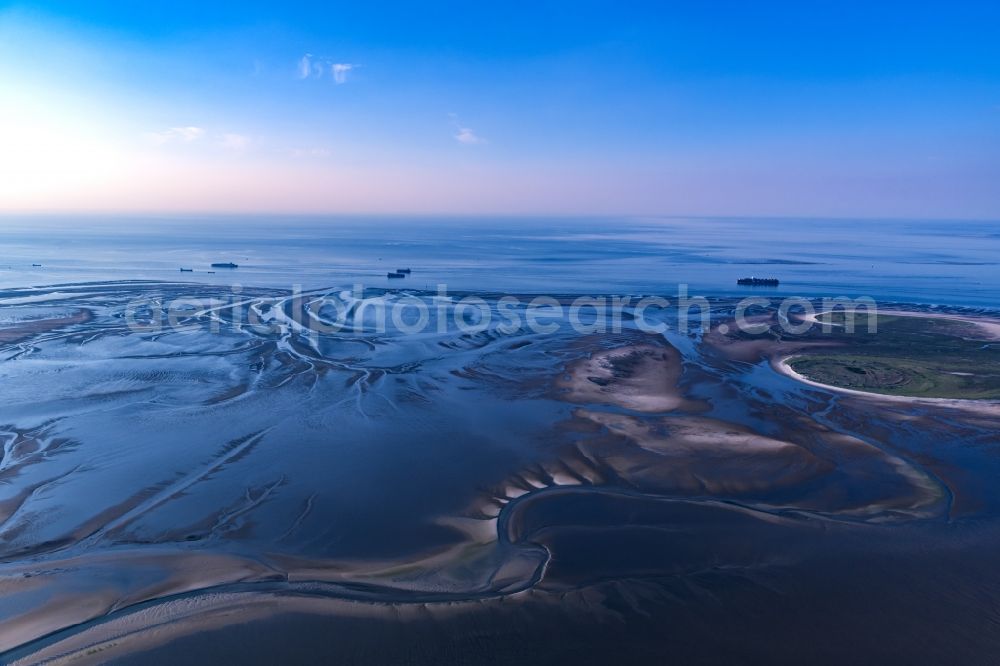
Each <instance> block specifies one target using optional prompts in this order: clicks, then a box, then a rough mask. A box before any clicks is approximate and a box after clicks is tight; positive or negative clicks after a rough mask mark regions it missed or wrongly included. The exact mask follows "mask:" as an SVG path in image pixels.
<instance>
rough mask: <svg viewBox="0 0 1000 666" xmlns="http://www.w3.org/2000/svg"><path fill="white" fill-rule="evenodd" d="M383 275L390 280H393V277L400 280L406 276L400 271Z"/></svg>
mask: <svg viewBox="0 0 1000 666" xmlns="http://www.w3.org/2000/svg"><path fill="white" fill-rule="evenodd" d="M385 276H386V277H387V278H389V279H390V280H393V279H396V280H402V279H403V278H405V277H406V274H405V273H400V272H399V271H397V272H395V273H386V274H385Z"/></svg>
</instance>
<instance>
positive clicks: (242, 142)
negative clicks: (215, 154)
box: [219, 134, 250, 150]
mask: <svg viewBox="0 0 1000 666" xmlns="http://www.w3.org/2000/svg"><path fill="white" fill-rule="evenodd" d="M219 145H220V146H222V147H223V148H228V149H229V150H243V149H245V148H246V147H247V146H249V145H250V137H248V136H244V135H242V134H223V135H222V136H221V137H219Z"/></svg>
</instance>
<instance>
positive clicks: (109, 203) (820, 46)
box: [0, 1, 1000, 218]
mask: <svg viewBox="0 0 1000 666" xmlns="http://www.w3.org/2000/svg"><path fill="white" fill-rule="evenodd" d="M873 4H875V5H877V6H874V7H873V6H872V5H873ZM998 25H1000V5H998V4H997V3H995V2H947V3H945V2H926V3H924V2H921V3H912V2H906V3H904V2H899V3H896V2H885V3H861V2H837V3H833V2H830V3H827V2H816V3H813V2H754V3H747V2H716V3H694V2H690V3H636V4H635V5H633V6H632V7H631V8H628V7H627V6H626V5H624V4H622V3H610V2H609V3H600V2H572V3H570V2H566V3H544V4H543V3H537V2H535V3H523V4H521V3H502V4H500V3H497V4H496V5H492V6H489V7H488V6H487V5H485V4H481V3H409V2H406V3H404V2H399V3H395V2H390V3H355V4H350V5H348V4H339V3H317V4H316V5H314V6H305V5H300V4H296V3H269V4H268V5H265V4H261V5H259V6H257V5H255V4H254V3H243V2H241V3H232V4H225V3H218V4H214V5H208V4H206V3H194V2H183V1H182V2H172V3H164V4H155V3H131V4H125V3H112V2H101V1H96V2H85V3H84V2H80V3H73V2H68V3H67V2H62V3H15V4H13V5H11V6H8V7H7V8H4V9H0V212H29V211H38V212H92V211H122V212H132V211H135V212H203V211H204V212H250V211H252V212H301V213H397V212H398V213H421V214H423V213H473V212H477V213H490V214H520V213H532V214H537V213H543V214H559V215H576V214H678V215H816V216H872V217H882V216H884V217H906V216H911V217H921V218H928V217H943V218H1000V187H998V185H997V183H1000V40H998V39H996V30H997V28H996V26H998Z"/></svg>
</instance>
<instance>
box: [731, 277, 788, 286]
mask: <svg viewBox="0 0 1000 666" xmlns="http://www.w3.org/2000/svg"><path fill="white" fill-rule="evenodd" d="M736 284H738V285H740V286H742V287H777V286H778V284H779V283H778V278H759V277H748V278H740V279H739V280H737V281H736Z"/></svg>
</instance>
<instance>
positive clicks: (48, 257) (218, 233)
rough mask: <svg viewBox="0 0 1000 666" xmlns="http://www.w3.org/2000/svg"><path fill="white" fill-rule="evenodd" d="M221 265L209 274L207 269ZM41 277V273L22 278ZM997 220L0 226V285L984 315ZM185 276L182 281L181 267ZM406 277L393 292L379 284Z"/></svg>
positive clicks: (999, 257)
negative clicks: (336, 290) (581, 296)
mask: <svg viewBox="0 0 1000 666" xmlns="http://www.w3.org/2000/svg"><path fill="white" fill-rule="evenodd" d="M229 261H231V262H234V263H236V264H239V269H237V270H228V271H227V270H218V271H216V272H215V273H214V274H210V273H208V271H210V270H212V269H211V268H210V267H209V265H210V264H211V263H213V262H229ZM33 264H41V266H33ZM998 266H1000V222H967V221H963V222H961V223H958V222H947V221H933V222H931V221H899V220H820V219H801V220H796V219H732V218H727V219H705V218H698V219H695V218H655V219H654V218H631V219H624V218H622V219H593V218H590V219H569V218H566V219H551V218H538V219H528V218H512V219H504V218H469V217H453V218H443V219H442V218H389V217H380V218H349V217H338V218H319V217H311V218H310V217H298V218H296V217H287V216H285V217H279V216H274V217H267V216H257V217H194V216H181V217H173V218H171V217H146V218H140V217H123V216H106V217H99V216H89V217H56V216H51V217H39V216H16V215H9V216H6V217H4V218H0V286H3V287H29V286H38V285H52V284H61V283H78V282H90V281H103V280H113V281H117V280H156V281H162V280H171V281H177V280H179V281H189V282H200V283H208V284H213V283H214V284H217V285H229V284H233V283H239V284H241V285H244V286H258V287H277V288H291V287H293V286H294V285H301V286H302V287H303V288H306V289H309V288H320V287H330V286H341V285H344V286H347V285H353V284H363V285H364V286H366V287H385V286H393V287H400V288H402V287H405V288H408V289H427V290H434V289H436V288H437V285H438V284H446V285H447V288H448V290H449V291H451V292H456V291H482V292H504V291H507V292H518V293H603V294H608V293H622V294H624V293H628V294H637V293H658V294H664V295H670V294H673V293H676V290H677V285H678V284H687V285H689V291H690V293H691V294H694V295H706V296H712V295H719V296H723V295H734V294H742V293H747V292H748V291H750V290H748V289H746V288H742V289H741V288H738V287H737V286H736V280H737V278H740V277H745V276H753V275H756V276H765V277H776V278H778V279H780V280H781V287H780V288H778V289H776V290H769V291H766V292H765V293H767V294H769V295H770V294H774V295H776V296H778V295H780V296H784V295H802V296H808V297H820V296H841V295H844V296H851V297H856V296H871V297H873V298H876V299H879V300H888V301H899V302H911V303H923V304H947V305H968V306H975V307H993V306H995V305H996V304H997V303H998V302H1000V281H998V280H997V277H998V275H1000V273H998ZM181 267H183V268H191V269H193V272H191V273H181V272H180V271H179V269H180V268H181ZM397 268H411V269H413V274H412V275H411V276H410V277H409V278H408V279H406V280H393V281H391V282H390V281H389V280H387V278H386V272H388V271H391V270H395V269H397Z"/></svg>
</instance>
